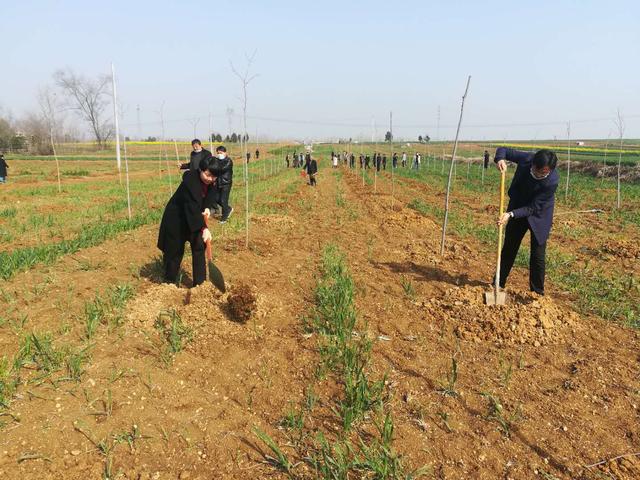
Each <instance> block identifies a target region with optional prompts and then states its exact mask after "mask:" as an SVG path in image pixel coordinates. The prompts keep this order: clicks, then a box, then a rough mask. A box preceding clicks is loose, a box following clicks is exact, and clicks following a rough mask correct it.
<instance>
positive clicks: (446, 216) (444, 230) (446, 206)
mask: <svg viewBox="0 0 640 480" xmlns="http://www.w3.org/2000/svg"><path fill="white" fill-rule="evenodd" d="M469 82H471V75H469V77H468V78H467V86H466V88H465V89H464V95H462V102H461V104H460V118H459V119H458V129H457V130H456V139H455V142H454V143H453V153H452V154H451V166H450V167H449V180H448V181H447V194H446V196H445V200H444V221H443V222H442V238H441V240H440V255H444V242H445V239H446V235H447V222H448V220H449V195H450V193H451V179H452V177H453V168H454V166H455V163H456V151H457V150H458V136H459V135H460V125H461V124H462V113H463V112H464V101H465V99H466V98H467V92H468V91H469ZM443 157H444V152H443Z"/></svg>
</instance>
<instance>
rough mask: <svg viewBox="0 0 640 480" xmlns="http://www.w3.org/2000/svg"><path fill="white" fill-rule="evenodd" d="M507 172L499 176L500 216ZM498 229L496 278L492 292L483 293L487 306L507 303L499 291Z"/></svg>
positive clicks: (504, 294) (499, 239)
mask: <svg viewBox="0 0 640 480" xmlns="http://www.w3.org/2000/svg"><path fill="white" fill-rule="evenodd" d="M506 174H507V172H506V171H504V170H503V171H502V172H501V176H500V216H501V217H502V214H503V213H504V180H505V177H506ZM503 228H504V226H503V225H500V226H499V227H498V261H497V262H496V277H495V280H494V282H495V283H494V286H493V290H491V291H490V292H485V293H484V301H485V303H486V304H487V305H504V304H505V303H506V302H507V294H506V293H505V292H501V291H500V259H501V258H502V230H503Z"/></svg>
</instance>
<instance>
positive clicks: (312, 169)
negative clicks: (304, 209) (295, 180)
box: [305, 154, 318, 187]
mask: <svg viewBox="0 0 640 480" xmlns="http://www.w3.org/2000/svg"><path fill="white" fill-rule="evenodd" d="M305 169H306V170H307V175H309V185H311V186H312V187H315V186H316V174H317V173H318V162H316V161H315V160H314V159H313V158H311V155H310V154H307V161H306V163H305Z"/></svg>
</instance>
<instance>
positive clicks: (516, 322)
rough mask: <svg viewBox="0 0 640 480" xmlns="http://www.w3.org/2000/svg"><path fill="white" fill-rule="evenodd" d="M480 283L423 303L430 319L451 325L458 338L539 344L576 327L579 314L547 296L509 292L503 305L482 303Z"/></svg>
mask: <svg viewBox="0 0 640 480" xmlns="http://www.w3.org/2000/svg"><path fill="white" fill-rule="evenodd" d="M484 291H485V288H483V287H464V288H458V287H455V288H452V289H450V290H448V291H447V292H446V293H445V295H444V296H443V297H442V298H434V299H431V300H429V301H428V302H425V303H424V308H425V309H426V310H427V312H428V314H430V315H431V316H432V317H433V318H434V319H436V320H439V321H441V322H445V323H448V324H453V325H454V331H455V333H456V335H458V336H459V337H460V338H464V339H467V340H471V341H475V342H481V341H495V342H497V343H499V344H503V343H506V344H524V343H527V344H532V345H534V346H539V345H542V344H548V343H557V342H560V341H562V340H563V339H565V338H566V337H567V335H568V334H569V333H571V332H572V331H573V330H574V329H576V328H578V327H579V325H580V323H579V320H580V319H579V316H578V315H577V314H576V313H575V312H573V311H568V310H566V309H565V308H562V307H561V306H559V305H557V304H556V303H555V302H554V301H553V300H552V299H550V298H548V297H540V296H537V295H535V294H530V293H515V294H514V293H511V292H509V301H508V304H507V305H501V306H487V305H485V304H484Z"/></svg>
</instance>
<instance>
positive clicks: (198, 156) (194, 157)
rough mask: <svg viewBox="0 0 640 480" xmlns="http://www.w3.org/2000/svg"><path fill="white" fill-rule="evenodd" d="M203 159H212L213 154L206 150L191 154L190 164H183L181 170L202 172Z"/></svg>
mask: <svg viewBox="0 0 640 480" xmlns="http://www.w3.org/2000/svg"><path fill="white" fill-rule="evenodd" d="M203 158H211V152H210V151H209V150H207V149H206V148H203V149H202V150H200V151H199V152H196V151H192V152H191V160H189V163H182V164H181V165H180V169H181V170H200V160H202V159H203Z"/></svg>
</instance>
